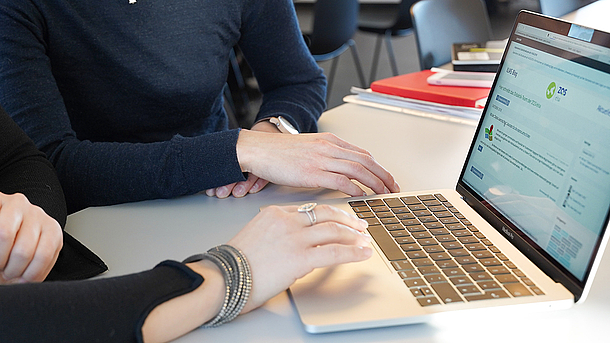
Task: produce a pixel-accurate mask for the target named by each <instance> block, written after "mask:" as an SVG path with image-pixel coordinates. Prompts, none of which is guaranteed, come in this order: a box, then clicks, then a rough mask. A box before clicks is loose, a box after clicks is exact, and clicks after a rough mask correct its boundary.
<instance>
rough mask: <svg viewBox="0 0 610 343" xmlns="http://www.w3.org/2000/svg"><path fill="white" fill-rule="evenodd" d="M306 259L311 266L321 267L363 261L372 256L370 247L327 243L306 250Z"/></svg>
mask: <svg viewBox="0 0 610 343" xmlns="http://www.w3.org/2000/svg"><path fill="white" fill-rule="evenodd" d="M308 253H309V254H308V256H307V257H308V261H309V265H310V266H311V267H312V268H322V267H328V266H333V265H337V264H342V263H349V262H359V261H364V260H366V259H368V258H369V257H371V256H372V254H373V250H372V249H371V248H370V247H361V246H354V245H341V244H327V245H321V246H318V247H315V248H311V249H310V250H309V251H308Z"/></svg>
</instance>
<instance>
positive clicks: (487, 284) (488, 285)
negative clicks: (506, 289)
mask: <svg viewBox="0 0 610 343" xmlns="http://www.w3.org/2000/svg"><path fill="white" fill-rule="evenodd" d="M477 285H479V287H481V289H485V290H487V289H498V288H501V287H500V285H499V284H498V283H497V282H495V281H481V282H477Z"/></svg>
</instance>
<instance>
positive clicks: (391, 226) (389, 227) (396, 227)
mask: <svg viewBox="0 0 610 343" xmlns="http://www.w3.org/2000/svg"><path fill="white" fill-rule="evenodd" d="M385 228H386V230H388V231H394V230H403V229H404V228H405V227H404V226H402V225H400V224H389V225H385Z"/></svg>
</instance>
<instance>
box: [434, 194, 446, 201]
mask: <svg viewBox="0 0 610 343" xmlns="http://www.w3.org/2000/svg"><path fill="white" fill-rule="evenodd" d="M434 196H435V197H436V198H437V199H438V200H440V201H442V202H447V199H445V197H444V196H443V195H442V194H440V193H437V194H434Z"/></svg>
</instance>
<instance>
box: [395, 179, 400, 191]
mask: <svg viewBox="0 0 610 343" xmlns="http://www.w3.org/2000/svg"><path fill="white" fill-rule="evenodd" d="M394 189H396V191H397V192H400V185H399V184H398V182H396V181H394Z"/></svg>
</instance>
